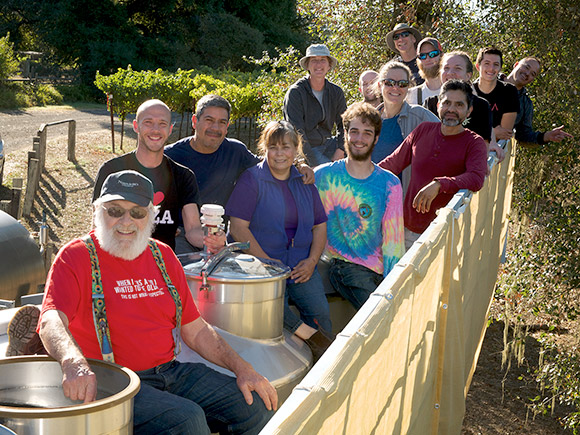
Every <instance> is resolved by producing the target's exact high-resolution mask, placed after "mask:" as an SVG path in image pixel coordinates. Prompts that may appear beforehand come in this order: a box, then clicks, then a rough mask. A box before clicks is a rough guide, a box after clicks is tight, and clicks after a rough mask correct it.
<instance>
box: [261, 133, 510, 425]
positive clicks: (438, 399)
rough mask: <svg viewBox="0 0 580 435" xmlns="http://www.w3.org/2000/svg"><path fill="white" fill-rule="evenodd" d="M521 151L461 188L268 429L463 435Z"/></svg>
mask: <svg viewBox="0 0 580 435" xmlns="http://www.w3.org/2000/svg"><path fill="white" fill-rule="evenodd" d="M513 161H514V150H513V148H512V146H511V144H508V148H507V156H506V159H505V160H504V162H503V163H502V164H501V165H494V166H493V168H492V171H491V174H490V176H489V177H488V179H487V180H486V183H485V185H484V187H483V189H482V190H481V191H480V192H477V193H476V194H473V195H472V194H471V193H470V192H459V193H458V194H457V195H455V197H454V198H453V199H452V200H451V201H450V203H449V204H448V205H447V207H445V208H443V209H441V210H440V211H439V213H438V216H437V218H436V219H435V221H434V222H433V223H432V224H431V226H430V227H429V228H428V229H427V230H426V231H425V233H424V234H423V235H422V236H421V238H420V239H419V240H418V241H417V242H416V243H415V245H414V246H413V247H412V248H411V249H410V250H409V251H408V252H407V253H406V254H405V256H404V257H403V258H402V259H401V261H399V263H398V265H397V266H396V267H395V269H394V270H393V271H392V272H391V273H390V274H389V276H388V277H387V278H385V280H384V281H383V282H382V283H381V285H380V286H379V288H378V289H377V290H376V291H375V293H373V294H372V295H371V297H370V298H369V300H368V301H367V303H366V304H365V305H364V306H363V307H362V308H361V309H360V310H359V312H358V313H357V314H356V315H355V316H354V317H353V318H352V320H351V321H350V323H349V324H348V325H347V326H346V327H345V328H344V330H343V331H342V332H341V333H340V334H339V335H338V336H337V338H336V340H335V342H334V343H333V344H332V346H331V347H330V348H329V349H328V351H327V352H326V353H325V354H324V355H323V357H322V358H321V359H320V360H319V361H318V363H317V364H316V365H315V366H314V367H313V369H312V370H311V371H310V372H309V373H308V375H307V376H306V377H305V378H304V379H303V380H302V382H301V383H300V384H299V385H298V386H297V387H296V388H295V389H294V391H293V393H292V395H291V396H290V397H289V398H288V399H287V400H286V402H285V403H284V405H283V406H282V407H281V408H280V409H279V410H278V412H277V413H276V414H275V415H274V417H273V418H272V420H271V421H270V422H269V423H268V425H267V426H266V427H265V428H264V430H263V431H262V432H261V433H262V434H270V433H276V434H298V433H300V434H309V435H310V434H338V433H342V434H403V433H404V434H429V433H441V434H457V433H459V432H460V430H461V423H462V420H463V416H464V413H465V395H466V394H467V391H468V389H469V384H470V382H471V377H472V375H473V372H474V370H475V367H476V365H477V358H478V356H479V350H480V348H481V343H482V341H483V336H484V333H485V327H486V322H487V315H488V311H489V306H490V302H491V297H492V295H493V288H494V284H495V280H496V276H497V270H498V266H499V258H500V255H501V251H502V249H503V246H504V241H505V237H506V231H507V214H508V213H509V209H510V201H511V189H512V184H513Z"/></svg>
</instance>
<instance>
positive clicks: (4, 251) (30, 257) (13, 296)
mask: <svg viewBox="0 0 580 435" xmlns="http://www.w3.org/2000/svg"><path fill="white" fill-rule="evenodd" d="M45 279H46V271H45V269H44V263H43V261H42V256H41V255H40V251H39V249H38V245H37V244H36V242H35V241H34V239H33V238H32V236H31V235H30V234H29V233H28V231H27V230H26V228H24V227H23V226H22V225H21V224H20V223H19V222H18V221H17V220H16V219H14V218H13V217H12V216H10V215H9V214H7V213H5V212H3V211H0V299H5V300H11V301H15V302H16V305H17V306H19V305H21V301H20V298H21V297H22V296H24V295H27V294H33V293H39V292H41V291H42V285H43V284H44V281H45ZM39 286H40V288H39Z"/></svg>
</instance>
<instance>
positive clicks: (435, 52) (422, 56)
mask: <svg viewBox="0 0 580 435" xmlns="http://www.w3.org/2000/svg"><path fill="white" fill-rule="evenodd" d="M440 54H441V52H440V51H439V50H433V51H430V52H429V53H421V54H419V59H421V60H425V59H427V57H429V58H431V59H433V58H434V57H437V56H439V55H440Z"/></svg>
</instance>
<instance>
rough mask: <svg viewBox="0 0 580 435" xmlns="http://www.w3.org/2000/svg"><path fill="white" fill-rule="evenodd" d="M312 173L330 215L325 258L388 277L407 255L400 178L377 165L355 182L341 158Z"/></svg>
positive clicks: (325, 208)
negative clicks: (361, 267)
mask: <svg viewBox="0 0 580 435" xmlns="http://www.w3.org/2000/svg"><path fill="white" fill-rule="evenodd" d="M315 175H316V186H317V187H318V192H319V193H320V198H321V200H322V204H323V205H324V210H325V211H326V214H327V216H328V222H327V235H328V242H327V245H326V248H327V254H329V255H330V256H331V257H334V258H339V259H341V260H345V261H350V262H352V263H356V264H360V265H362V266H365V267H367V268H369V269H371V270H373V271H374V272H376V273H379V274H382V275H383V276H386V275H387V274H388V273H389V272H390V270H391V269H392V268H393V266H394V265H395V264H396V263H397V261H399V259H400V258H401V257H402V256H403V254H404V253H405V247H404V230H403V194H402V189H401V183H400V181H399V179H398V178H397V177H396V176H395V175H393V174H392V173H391V172H389V171H385V170H383V169H381V168H379V167H378V166H376V165H375V170H374V172H373V173H372V174H371V175H370V176H369V177H368V178H366V179H364V180H359V179H357V178H353V177H351V176H350V175H349V174H348V172H347V170H346V166H345V160H339V161H337V162H332V163H327V164H325V165H321V166H319V167H318V168H316V169H315Z"/></svg>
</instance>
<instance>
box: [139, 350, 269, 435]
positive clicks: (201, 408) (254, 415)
mask: <svg viewBox="0 0 580 435" xmlns="http://www.w3.org/2000/svg"><path fill="white" fill-rule="evenodd" d="M137 375H139V378H140V379H141V390H140V391H139V393H137V395H136V396H135V398H134V416H133V423H134V430H135V434H152V435H159V434H167V435H177V434H183V435H185V434H210V432H219V433H240V434H242V433H243V434H257V433H258V432H260V430H261V429H262V428H263V427H264V426H265V425H266V423H267V422H268V420H270V418H271V417H272V415H273V413H274V412H273V411H268V410H267V409H266V406H265V405H264V402H262V399H261V398H260V397H259V396H258V395H257V394H256V393H255V392H253V393H252V394H253V396H254V402H253V403H252V405H251V406H250V405H248V404H247V403H246V401H245V400H244V396H243V395H242V392H241V391H240V390H239V388H238V386H237V384H236V379H235V378H232V377H230V376H227V375H224V374H222V373H218V372H216V371H215V370H212V369H210V368H209V367H207V366H205V365H204V364H194V363H179V362H177V361H170V362H168V363H165V364H162V365H160V366H157V367H154V368H152V369H149V370H144V371H140V372H137Z"/></svg>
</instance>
